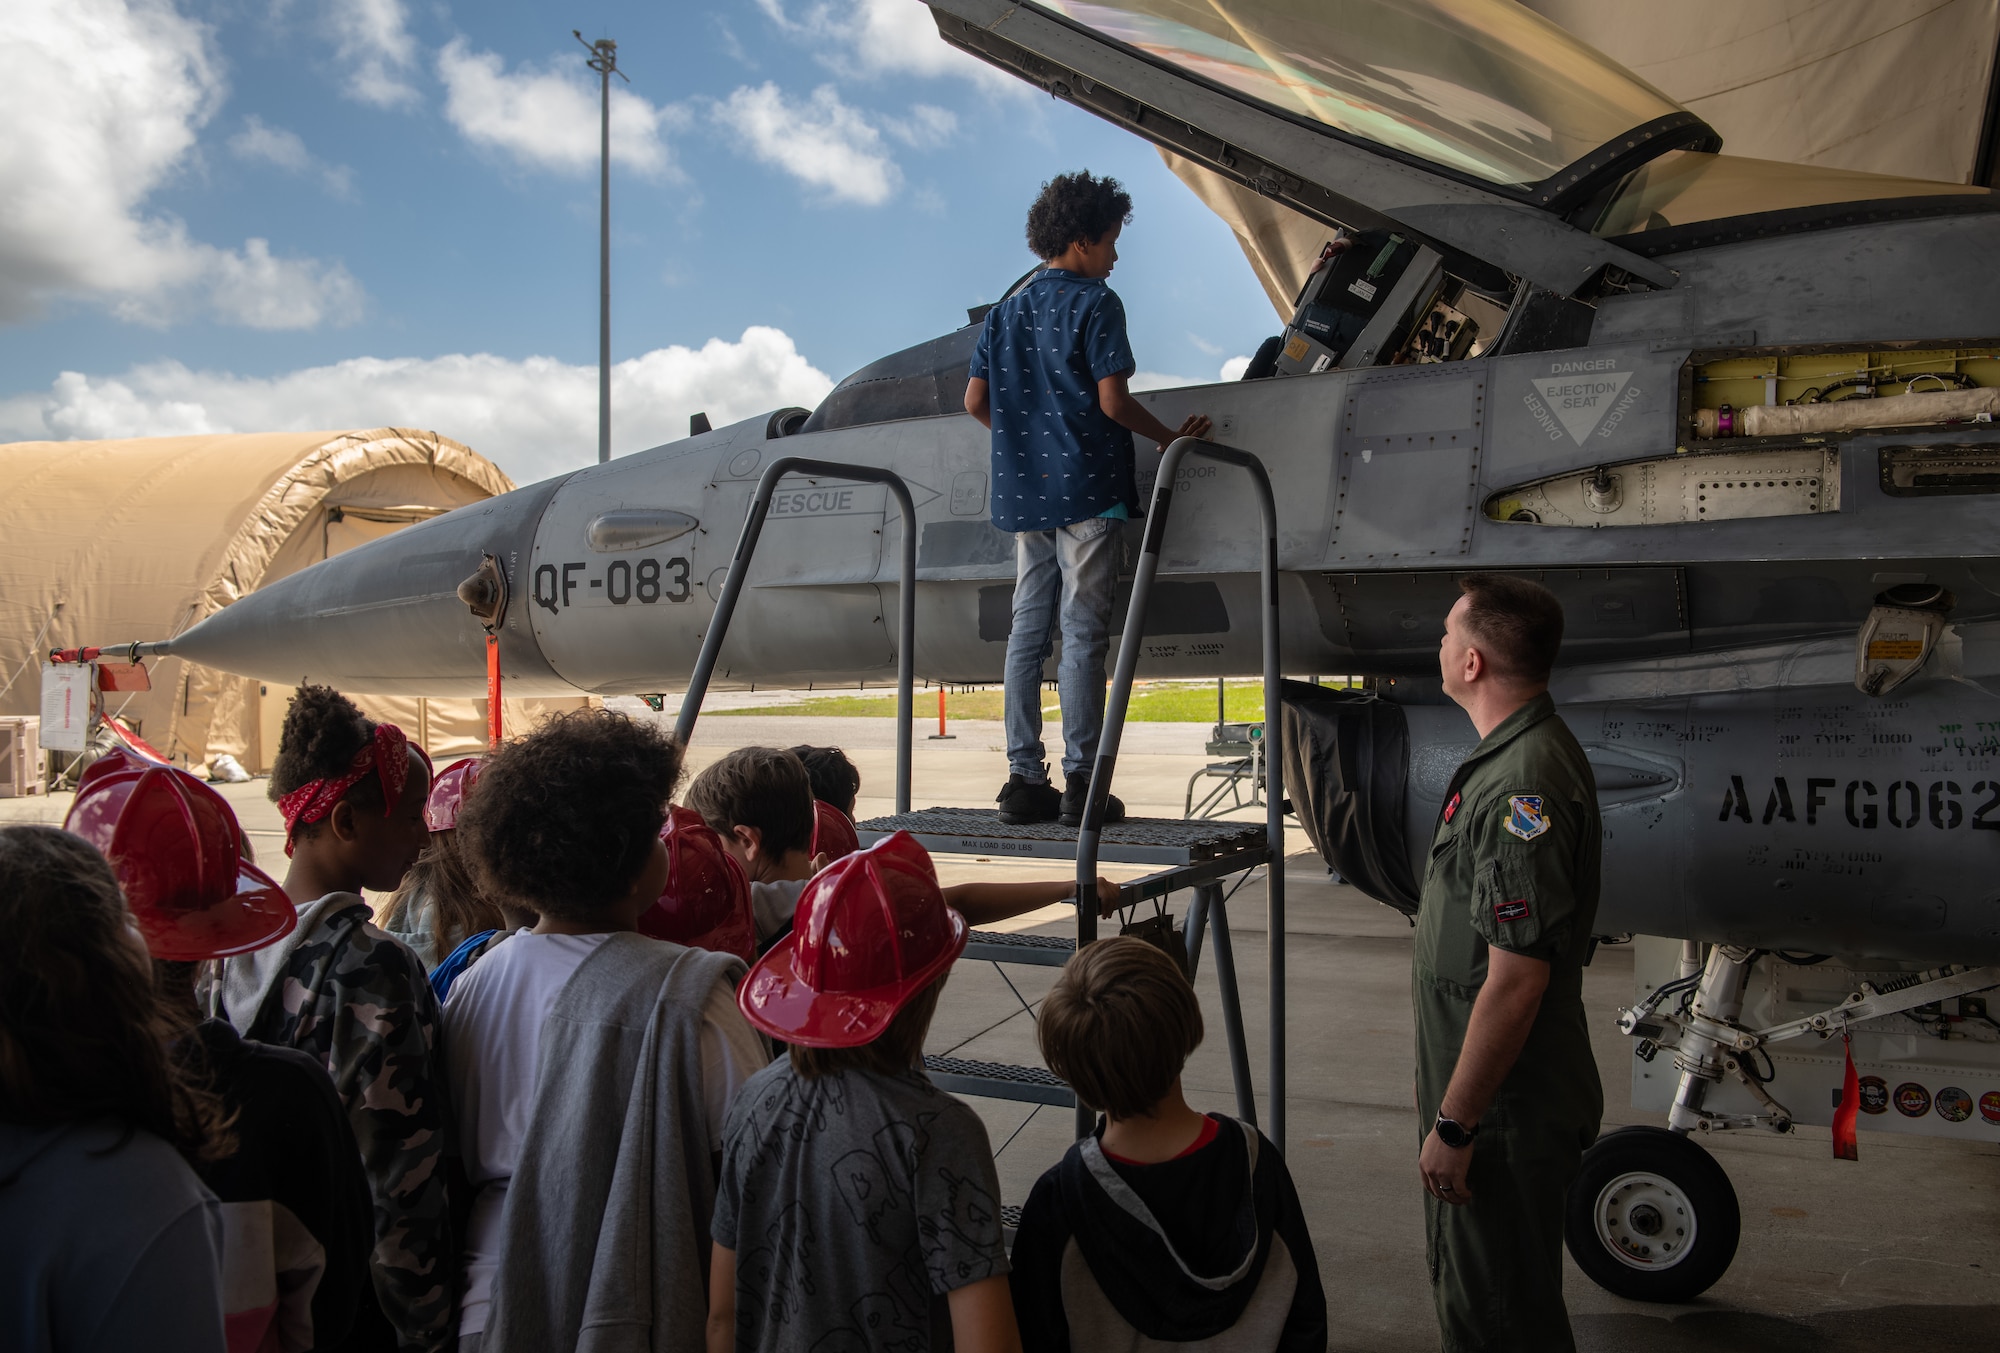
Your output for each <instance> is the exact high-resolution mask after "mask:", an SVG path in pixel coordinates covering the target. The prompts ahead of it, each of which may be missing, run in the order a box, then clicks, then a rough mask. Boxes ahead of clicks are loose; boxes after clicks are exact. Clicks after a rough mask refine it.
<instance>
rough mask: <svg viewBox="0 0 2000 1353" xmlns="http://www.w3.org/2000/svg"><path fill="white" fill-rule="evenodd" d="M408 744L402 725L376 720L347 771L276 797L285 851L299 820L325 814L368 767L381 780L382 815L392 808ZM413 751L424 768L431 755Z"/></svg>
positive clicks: (406, 774) (405, 769)
mask: <svg viewBox="0 0 2000 1353" xmlns="http://www.w3.org/2000/svg"><path fill="white" fill-rule="evenodd" d="M409 745H410V740H409V738H407V737H405V736H404V734H403V730H402V729H400V728H398V727H396V725H394V724H392V723H378V724H376V725H375V736H374V738H373V739H372V740H371V741H370V742H369V743H368V744H367V745H366V746H364V747H363V748H362V749H361V750H360V751H358V752H356V753H355V754H354V760H353V761H352V762H351V763H350V764H349V765H348V767H347V774H345V775H341V776H337V777H335V778H333V779H328V780H309V781H307V782H306V783H305V784H302V785H300V786H299V787H298V788H297V789H294V790H293V791H292V792H291V793H289V794H287V795H285V796H284V797H283V798H281V799H279V800H278V811H279V812H280V813H281V814H283V815H284V819H285V854H286V855H288V856H289V855H290V854H291V853H292V833H293V832H294V831H295V830H297V828H298V826H299V824H300V823H301V822H306V823H311V822H318V821H320V820H321V819H323V818H325V817H326V815H327V814H328V813H331V812H332V811H333V806H334V805H335V804H336V803H339V802H340V801H341V800H342V799H344V798H346V797H347V791H348V790H350V789H352V788H354V786H356V785H358V784H360V783H361V781H362V780H363V779H365V778H367V776H368V774H369V772H371V771H372V772H374V774H375V778H376V779H377V780H379V781H381V783H382V816H383V817H387V816H389V814H390V813H392V812H394V811H395V809H396V802H397V800H399V799H400V798H402V796H403V783H404V781H406V780H408V779H409V778H410V754H409V750H408V749H409ZM417 755H418V756H420V757H423V760H424V765H425V767H426V768H428V767H429V766H430V764H431V759H430V757H429V756H427V755H425V753H424V749H423V748H421V747H419V748H417Z"/></svg>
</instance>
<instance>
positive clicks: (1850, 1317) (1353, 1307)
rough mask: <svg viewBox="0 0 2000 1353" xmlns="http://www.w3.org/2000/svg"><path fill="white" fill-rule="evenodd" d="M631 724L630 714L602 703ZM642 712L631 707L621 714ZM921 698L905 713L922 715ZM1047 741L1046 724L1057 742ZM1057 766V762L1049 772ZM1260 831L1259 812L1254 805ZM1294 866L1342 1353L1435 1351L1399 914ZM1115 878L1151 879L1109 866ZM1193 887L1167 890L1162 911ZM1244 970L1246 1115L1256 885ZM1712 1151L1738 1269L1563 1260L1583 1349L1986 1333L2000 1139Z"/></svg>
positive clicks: (1199, 1083)
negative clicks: (1651, 1273)
mask: <svg viewBox="0 0 2000 1353" xmlns="http://www.w3.org/2000/svg"><path fill="white" fill-rule="evenodd" d="M613 703H614V704H616V705H617V706H619V707H621V708H622V707H626V705H627V703H628V702H625V701H616V702H613ZM629 703H630V704H631V705H634V706H636V705H637V702H636V701H633V702H629ZM921 707H922V706H920V708H921ZM935 731H936V729H935V724H934V723H928V724H927V723H924V722H919V724H918V725H917V739H916V742H915V744H914V751H915V757H914V760H915V765H914V768H913V782H914V792H913V795H912V802H913V804H914V805H915V806H916V807H919V808H922V807H929V806H931V805H958V806H984V805H986V804H988V803H990V802H991V801H992V798H993V796H994V794H995V793H997V792H998V789H999V786H1000V784H1001V782H1002V781H1003V780H1004V779H1005V775H1006V769H1005V756H1004V754H1003V752H1004V748H1003V739H1002V737H1001V733H1000V728H999V726H998V725H997V724H994V723H971V722H967V723H956V722H955V723H953V724H952V725H951V731H952V732H953V733H955V734H956V735H957V736H956V738H955V739H954V740H952V741H949V742H933V741H928V740H927V739H926V734H928V733H931V732H935ZM1051 731H1053V730H1051ZM894 733H895V726H894V723H893V722H892V721H890V720H885V719H811V718H802V717H796V716H772V715H767V714H745V715H728V716H724V715H716V714H709V715H707V716H705V717H704V718H703V720H702V722H701V724H700V725H699V727H698V728H697V730H696V733H695V737H694V739H693V745H692V746H691V748H690V751H689V764H690V768H691V769H698V768H699V767H700V766H702V765H705V764H707V763H708V762H709V761H711V760H713V759H715V758H716V757H718V756H720V755H721V754H722V753H723V752H725V751H727V750H728V749H730V748H731V747H735V746H741V745H749V744H754V743H760V742H761V743H773V744H776V745H779V746H787V745H792V744H795V743H801V742H813V743H832V744H837V745H840V746H843V747H845V748H846V749H847V750H848V752H849V754H850V756H852V757H853V759H854V760H855V761H856V763H857V764H859V766H860V767H861V770H862V774H863V784H862V799H861V803H860V809H859V813H860V815H861V816H863V817H866V816H870V815H872V814H876V813H884V812H888V811H890V810H891V808H892V802H891V797H890V796H891V794H892V792H893V786H894V767H895V752H894V746H895V742H894ZM1206 736H1207V727H1206V725H1191V724H1133V725H1131V726H1129V727H1128V728H1127V730H1126V733H1125V740H1124V755H1123V757H1122V758H1121V760H1120V764H1119V771H1118V780H1117V784H1116V786H1115V788H1116V791H1117V792H1118V793H1119V794H1120V795H1121V796H1122V797H1124V798H1125V799H1126V801H1127V803H1128V805H1129V807H1130V809H1131V811H1132V812H1133V813H1134V814H1135V815H1147V816H1165V817H1179V816H1180V814H1181V809H1182V803H1183V794H1184V790H1185V787H1186V784H1187V778H1188V776H1189V775H1190V774H1192V773H1193V772H1194V771H1196V770H1197V769H1199V768H1200V767H1201V765H1202V764H1203V763H1204V760H1205V758H1204V757H1203V755H1202V743H1203V741H1204V740H1205V738H1206ZM1059 755H1060V752H1059V751H1058V752H1057V756H1059ZM266 787H267V782H265V781H263V780H257V781H253V782H252V783H250V784H247V785H239V786H222V787H221V788H222V790H223V792H224V793H225V794H226V795H227V796H228V797H229V798H230V799H231V801H232V802H234V803H235V804H236V806H237V810H238V812H239V814H240V815H241V816H242V818H243V820H244V824H245V826H246V828H248V829H249V830H250V832H251V834H252V839H253V841H254V843H255V845H256V848H257V851H258V854H259V857H260V858H261V859H262V860H263V861H264V863H265V865H266V867H267V868H270V869H272V870H273V871H274V872H278V873H282V870H283V859H284V857H283V853H282V849H281V846H282V829H281V827H280V824H279V822H278V819H277V814H276V810H275V809H274V808H273V807H272V806H271V805H270V804H269V803H268V802H267V801H266V799H265V797H264V794H265V790H266ZM67 807H68V799H67V796H56V797H53V798H29V799H13V800H0V822H5V821H21V820H29V821H36V820H39V821H54V822H59V821H60V820H61V818H62V814H63V812H64V811H66V810H67ZM1242 816H1245V817H1258V818H1260V817H1261V810H1259V811H1256V812H1250V813H1245V814H1243V815H1242ZM1289 845H1290V851H1289V853H1288V858H1287V860H1286V897H1287V907H1286V920H1285V932H1286V936H1287V945H1288V955H1289V963H1288V969H1289V979H1290V980H1289V993H1290V995H1289V1000H1288V1009H1287V1011H1286V1015H1287V1019H1286V1029H1287V1031H1288V1032H1287V1040H1286V1041H1287V1048H1288V1059H1287V1060H1288V1075H1289V1094H1288V1097H1287V1099H1288V1102H1287V1125H1288V1133H1289V1150H1288V1153H1287V1154H1288V1160H1289V1164H1290V1166H1291V1170H1292V1174H1293V1177H1294V1179H1295V1180H1296V1182H1297V1185H1298V1189H1299V1194H1300V1197H1301V1199H1302V1201H1303V1202H1304V1205H1305V1208H1306V1213H1307V1216H1308V1218H1309V1220H1310V1222H1311V1226H1312V1232H1313V1242H1314V1246H1315V1249H1316V1251H1317V1257H1318V1261H1319V1267H1320V1273H1321V1276H1322V1279H1323V1281H1324V1284H1325V1287H1326V1292H1327V1299H1328V1305H1329V1309H1330V1312H1331V1314H1332V1321H1331V1324H1332V1329H1333V1338H1332V1343H1331V1347H1332V1348H1333V1349H1334V1350H1337V1351H1338V1353H1405V1351H1406V1350H1407V1351H1408V1353H1419V1351H1420V1350H1423V1351H1428V1350H1433V1349H1435V1348H1436V1347H1437V1336H1436V1326H1435V1324H1434V1321H1433V1318H1432V1314H1431V1305H1430V1291H1429V1286H1428V1284H1427V1282H1426V1281H1425V1264H1424V1244H1423V1229H1422V1191H1421V1187H1420V1185H1419V1184H1418V1182H1417V1176H1416V1168H1415V1157H1416V1146H1417V1141H1418V1132H1417V1122H1416V1114H1415V1111H1414V1109H1413V1108H1412V1105H1411V1089H1412V1087H1411V1066H1412V1062H1413V1057H1414V1054H1413V1046H1412V1044H1413V1035H1412V1022H1411V1015H1410V998H1409V965H1410V937H1411V930H1410V927H1409V925H1408V923H1407V922H1405V921H1404V920H1403V918H1402V917H1401V916H1399V915H1398V914H1397V913H1395V912H1393V911H1391V910H1390V909H1388V908H1387V907H1384V906H1382V905H1380V904H1379V903H1376V902H1374V901H1372V900H1370V899H1368V898H1366V897H1364V896H1362V895H1361V894H1360V893H1358V892H1356V891H1355V890H1354V889H1352V888H1349V887H1345V886H1338V885H1334V884H1331V883H1330V882H1329V881H1328V879H1327V874H1326V868H1325V866H1324V865H1323V864H1322V863H1321V862H1320V861H1319V859H1318V857H1317V856H1316V855H1314V854H1312V853H1311V851H1310V849H1309V848H1308V847H1307V844H1306V841H1305V838H1304V836H1303V834H1302V833H1299V832H1297V830H1296V827H1293V828H1292V830H1291V832H1290V834H1289ZM938 863H939V872H940V874H941V875H942V876H943V877H944V878H945V879H946V881H947V882H954V881H959V880H962V879H969V878H980V877H987V878H1004V879H1022V878H1031V877H1050V878H1061V877H1065V876H1066V874H1067V871H1066V870H1065V869H1064V867H1063V864H1062V862H1060V861H1046V862H1041V863H1040V864H1036V863H1032V862H1025V861H999V860H994V861H981V860H977V859H965V858H941V859H940V860H939V862H938ZM1105 872H1106V873H1109V874H1112V875H1113V876H1114V877H1131V876H1134V875H1136V874H1138V873H1140V872H1143V870H1142V868H1141V867H1137V866H1125V867H1107V869H1106V871H1105ZM1186 900H1187V899H1186V896H1185V895H1177V896H1175V897H1174V898H1173V899H1172V910H1173V912H1174V913H1175V915H1176V916H1177V917H1178V916H1179V914H1180V913H1181V912H1182V911H1183V910H1184V907H1185V903H1186ZM1229 916H1230V921H1231V926H1232V930H1233V933H1234V936H1235V940H1236V943H1235V952H1236V966H1237V973H1238V977H1239V981H1240V983H1241V993H1242V1000H1243V1005H1244V1016H1245V1023H1246V1026H1247V1031H1246V1033H1247V1042H1248V1046H1249V1054H1250V1061H1251V1067H1252V1079H1253V1083H1254V1085H1255V1087H1256V1090H1257V1093H1258V1104H1257V1109H1258V1114H1259V1117H1260V1120H1264V1119H1266V1118H1267V1115H1268V1105H1267V1104H1266V1103H1265V1101H1264V1096H1263V1091H1264V1088H1265V1085H1266V1058H1267V1053H1268V1047H1269V1039H1268V1030H1269V1023H1268V1004H1267V1002H1268V993H1269V984H1268V981H1267V975H1266V962H1267V954H1268V948H1267V944H1266V938H1267V935H1268V933H1269V930H1268V924H1267V918H1266V914H1265V894H1264V887H1263V880H1262V877H1261V871H1260V873H1259V874H1257V875H1254V876H1253V877H1252V878H1250V879H1249V880H1248V881H1246V882H1244V883H1243V884H1242V886H1241V888H1240V889H1239V890H1238V891H1237V892H1236V893H1235V894H1234V895H1233V896H1232V897H1231V899H1230V902H1229ZM1015 925H1016V926H1018V927H1019V928H1022V929H1034V930H1036V931H1038V932H1041V933H1048V934H1064V933H1074V932H1073V926H1074V921H1073V920H1072V919H1071V917H1070V915H1069V913H1068V911H1067V910H1066V909H1063V908H1052V909H1049V910H1047V911H1045V912H1041V913H1036V914H1034V915H1032V916H1029V917H1024V918H1020V919H1019V920H1018V921H1017V922H1016V923H1015ZM1054 976H1055V972H1054V970H1053V969H1047V968H1026V967H1010V968H1008V969H1006V970H1005V972H1004V973H1003V972H1002V971H1001V970H1000V969H998V968H997V967H995V966H994V965H991V964H965V965H962V966H961V968H960V970H959V971H957V972H955V973H954V974H953V976H952V980H951V984H950V986H949V987H948V988H947V990H946V993H945V997H944V999H943V1001H942V1002H941V1003H940V1006H939V1011H938V1017H937V1020H936V1022H935V1024H934V1025H933V1028H932V1032H931V1038H930V1042H929V1051H931V1052H933V1053H953V1054H956V1055H958V1056H962V1057H970V1058H978V1059H983V1060H990V1061H1012V1062H1034V1063H1038V1062H1039V1057H1038V1055H1037V1054H1036V1051H1035V1046H1034V1029H1033V1015H1032V1007H1033V1006H1034V1005H1035V1004H1036V1003H1037V1002H1039V1001H1040V999H1041V997H1042V996H1043V995H1044V994H1046V992H1047V990H1048V988H1049V986H1050V984H1051V983H1052V982H1053V980H1054ZM1195 985H1196V990H1197V991H1198V993H1199V994H1200V996H1201V999H1202V1004H1203V1011H1204V1014H1205V1016H1206V1018H1207V1022H1208V1036H1207V1039H1206V1041H1205V1042H1204V1043H1203V1045H1202V1047H1201V1048H1200V1049H1198V1050H1197V1052H1196V1053H1195V1055H1194V1058H1193V1059H1192V1061H1191V1062H1190V1064H1189V1067H1188V1070H1187V1074H1186V1078H1185V1082H1186V1087H1187V1092H1188V1097H1189V1099H1190V1100H1191V1101H1192V1102H1193V1103H1194V1104H1195V1105H1196V1106H1197V1107H1198V1108H1204V1109H1214V1110H1220V1111H1225V1112H1234V1110H1235V1100H1234V1094H1233V1092H1232V1089H1231V1079H1230V1071H1229V1064H1228V1056H1227V1052H1226V1048H1225V1043H1224V1039H1223V1032H1222V1019H1221V1014H1220V1005H1219V1000H1220V998H1219V995H1218V992H1217V987H1216V973H1215V961H1214V950H1213V948H1212V947H1210V948H1209V949H1208V950H1206V951H1205V952H1204V954H1203V956H1202V962H1201V967H1200V970H1199V972H1198V974H1197V977H1196V983H1195ZM1585 999H1586V1002H1587V1004H1588V1006H1589V1010H1590V1017H1591V1027H1592V1029H1593V1031H1594V1033H1595V1043H1596V1049H1597V1055H1598V1065H1599V1069H1600V1074H1601V1075H1602V1077H1603V1081H1604V1087H1605V1100H1606V1105H1607V1107H1606V1114H1605V1125H1606V1128H1607V1129H1608V1128H1611V1127H1616V1126H1622V1125H1625V1124H1628V1123H1638V1122H1647V1121H1654V1120H1652V1119H1650V1118H1648V1117H1647V1116H1645V1115H1640V1114H1636V1113H1634V1112H1633V1111H1632V1110H1631V1108H1630V1107H1629V1087H1630V1076H1631V1073H1630V1064H1631V1061H1630V1059H1631V1050H1630V1047H1629V1040H1627V1039H1625V1038H1624V1037H1623V1036H1622V1035H1620V1034H1619V1033H1618V1031H1617V1028H1616V1025H1615V1023H1614V1019H1615V1012H1616V1008H1617V1007H1618V1006H1619V1005H1621V1004H1626V1003H1629V1002H1630V1000H1631V999H1632V963H1631V955H1630V951H1629V949H1626V948H1621V947H1602V948H1600V949H1599V950H1598V954H1597V958H1596V961H1595V962H1594V963H1593V965H1592V966H1591V968H1590V969H1589V970H1588V972H1587V973H1586V980H1585ZM971 1102H972V1103H973V1104H974V1106H975V1107H976V1108H977V1109H978V1111H979V1113H980V1114H981V1116H982V1118H983V1119H984V1120H985V1122H986V1125H987V1130H988V1132H989V1134H990V1135H991V1138H992V1142H993V1146H994V1148H995V1150H996V1153H997V1159H998V1164H999V1172H1000V1180H1001V1187H1002V1191H1003V1193H1004V1194H1005V1197H1006V1201H1008V1202H1011V1203H1019V1202H1021V1201H1023V1200H1024V1199H1025V1197H1026V1196H1027V1192H1028V1189H1029V1188H1030V1186H1031V1185H1032V1184H1033V1182H1034V1180H1035V1178H1036V1177H1037V1176H1038V1175H1039V1174H1040V1173H1041V1171H1042V1170H1044V1169H1046V1168H1047V1167H1048V1166H1049V1165H1051V1164H1052V1163H1054V1161H1055V1160H1056V1159H1057V1158H1059V1157H1060V1155H1061V1153H1062V1151H1063V1150H1064V1148H1065V1147H1066V1146H1067V1144H1068V1142H1069V1140H1070V1137H1071V1118H1070V1114H1069V1111H1067V1110H1058V1109H1048V1108H1044V1109H1040V1110H1038V1111H1035V1110H1031V1108H1030V1106H1026V1105H1016V1104H1012V1103H1008V1102H1005V1101H995V1100H976V1101H971ZM1705 1144H1706V1145H1708V1146H1709V1148H1710V1149H1711V1150H1712V1151H1713V1152H1714V1154H1715V1156H1716V1158H1717V1159H1718V1160H1719V1161H1720V1162H1721V1163H1722V1165H1723V1167H1724V1168H1725V1169H1726V1170H1727V1171H1728V1173H1729V1176H1730V1179H1731V1180H1732V1182H1733V1183H1734V1184H1735V1187H1736V1190H1737V1195H1738V1198H1739V1201H1740V1204H1741V1208H1742V1215H1743V1238H1742V1242H1741V1244H1740V1246H1739V1248H1738V1251H1737V1257H1736V1261H1735V1264H1734V1265H1733V1266H1732V1268H1731V1269H1730V1271H1729V1272H1728V1273H1727V1274H1726V1275H1724V1277H1723V1278H1722V1280H1721V1281H1720V1282H1718V1283H1717V1284H1716V1285H1715V1286H1714V1287H1713V1288H1711V1289H1710V1290H1709V1291H1708V1292H1707V1293H1706V1294H1705V1295H1704V1296H1703V1297H1701V1298H1700V1299H1699V1300H1697V1301H1695V1302H1693V1303H1689V1304H1686V1305H1678V1306H1656V1305H1649V1304H1644V1303H1638V1302H1630V1301H1625V1300H1622V1299H1620V1298H1617V1297H1613V1296H1611V1295H1610V1294H1608V1293H1606V1292H1604V1291H1603V1290H1602V1289H1600V1288H1598V1287H1596V1286H1595V1285H1594V1284H1592V1283H1591V1282H1590V1281H1589V1280H1588V1279H1586V1278H1585V1277H1583V1275H1582V1274H1581V1273H1580V1272H1579V1271H1578V1270H1577V1269H1576V1268H1575V1267H1574V1265H1573V1264H1569V1263H1568V1261H1567V1260H1565V1266H1566V1269H1567V1277H1566V1286H1565V1292H1566V1294H1567V1297H1568V1300H1569V1305H1570V1310H1571V1313H1572V1317H1573V1323H1574V1326H1575V1330H1576V1335H1577V1344H1578V1347H1579V1348H1580V1349H1582V1350H1584V1353H1626V1351H1627V1350H1633V1351H1635V1353H1636V1351H1637V1350H1647V1351H1648V1353H1697V1351H1699V1353H1751V1351H1752V1350H1755V1351H1756V1353H1849V1350H1853V1353H1862V1351H1863V1350H1866V1353H1889V1351H1900V1350H1914V1349H1940V1348H1951V1347H1976V1346H1980V1345H1983V1344H1986V1343H1988V1342H1990V1341H1991V1340H1992V1338H1993V1333H1992V1331H1993V1330H1994V1329H1995V1328H1996V1325H2000V1247H1996V1245H1995V1244H1994V1240H1995V1237H1996V1236H2000V1143H1995V1144H1984V1145H1977V1146H1971V1145H1966V1144H1963V1143H1958V1142H1945V1141H1936V1140H1927V1139H1923V1138H1913V1137H1902V1136H1889V1135H1886V1134H1875V1133H1869V1132H1868V1131H1867V1129H1866V1125H1865V1124H1864V1125H1863V1129H1862V1134H1861V1159H1860V1161H1859V1162H1858V1163H1848V1162H1842V1161H1836V1160H1834V1159H1833V1158H1832V1153H1831V1149H1830V1146H1829V1143H1828V1139H1827V1134H1826V1131H1825V1130H1824V1129H1815V1128H1807V1129H1802V1130H1801V1131H1800V1132H1799V1133H1797V1134H1796V1135H1794V1136H1793V1137H1790V1138H1774V1137H1768V1136H1746V1137H1737V1138H1723V1139H1720V1140H1712V1141H1709V1142H1707V1143H1705Z"/></svg>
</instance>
